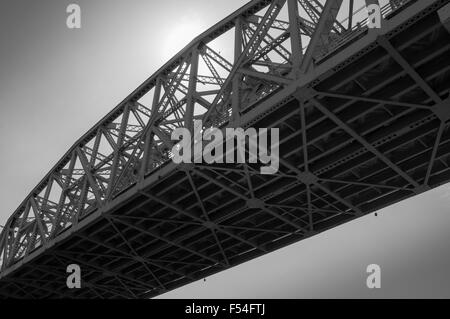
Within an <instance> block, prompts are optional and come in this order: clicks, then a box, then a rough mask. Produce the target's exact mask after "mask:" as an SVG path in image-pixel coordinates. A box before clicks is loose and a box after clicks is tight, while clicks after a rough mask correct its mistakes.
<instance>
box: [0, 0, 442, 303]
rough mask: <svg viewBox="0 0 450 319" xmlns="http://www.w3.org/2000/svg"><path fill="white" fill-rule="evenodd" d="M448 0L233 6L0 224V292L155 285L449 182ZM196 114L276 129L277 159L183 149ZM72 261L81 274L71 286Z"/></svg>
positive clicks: (129, 294) (136, 291) (115, 293)
mask: <svg viewBox="0 0 450 319" xmlns="http://www.w3.org/2000/svg"><path fill="white" fill-rule="evenodd" d="M369 2H370V1H369ZM448 2H449V1H448V0H434V1H414V0H404V1H389V2H387V3H386V4H385V5H383V6H382V13H383V16H384V20H383V28H382V29H381V30H380V31H376V30H368V28H367V27H366V23H365V22H366V17H367V14H366V16H364V14H362V15H358V13H361V12H363V11H361V10H358V8H356V6H355V3H356V2H354V1H351V0H338V1H318V0H304V1H303V0H254V1H251V2H250V3H248V4H247V5H245V6H244V7H242V8H241V9H239V10H238V11H236V12H235V13H233V14H231V15H230V16H228V17H227V18H225V19H224V20H222V21H221V22H219V23H218V24H217V25H215V26H214V27H212V28H211V29H209V30H208V31H206V32H205V33H203V34H202V35H200V36H199V37H197V38H196V39H194V40H193V41H192V42H191V43H190V44H189V45H188V46H187V47H186V48H184V49H183V50H182V51H181V52H180V53H178V54H177V55H176V56H174V57H173V58H172V59H171V60H170V61H169V62H167V63H166V64H165V65H164V66H163V67H162V68H161V69H160V70H158V71H157V72H156V73H155V74H154V75H152V76H151V77H150V78H149V79H148V80H147V81H145V82H144V83H143V84H142V85H141V86H139V87H138V88H137V89H136V90H135V91H134V92H133V93H131V94H130V95H129V96H128V97H127V98H126V99H125V100H124V101H123V102H121V103H120V104H119V105H118V106H117V107H116V108H114V110H113V111H111V112H110V113H109V114H108V115H107V116H106V117H105V118H103V119H102V120H101V121H100V122H99V123H98V124H97V125H95V126H94V127H93V128H92V129H91V130H90V131H89V132H88V133H87V134H85V135H84V136H83V137H82V138H81V139H80V140H78V141H77V142H76V143H75V144H74V146H73V147H72V148H71V149H70V150H69V151H68V152H67V153H66V154H65V155H64V157H63V158H62V159H61V160H60V161H59V162H58V163H57V164H56V165H55V167H54V168H53V169H52V170H51V171H50V172H49V173H48V174H47V175H46V176H45V177H44V179H43V180H42V181H41V182H40V183H39V185H37V187H36V188H35V189H34V190H33V191H32V193H31V194H30V195H29V196H28V197H27V198H26V199H25V200H24V201H23V202H22V204H21V205H20V206H19V208H18V209H17V210H16V211H15V212H14V213H13V215H12V216H11V217H10V218H9V220H8V221H7V223H6V225H5V227H4V229H3V230H2V232H1V235H0V265H1V266H0V267H1V268H0V269H1V272H0V296H2V297H15V298H42V297H51V298H57V297H70V298H77V297H83V298H94V297H98V298H114V297H119V298H143V297H152V296H156V295H158V294H161V293H163V292H166V291H168V290H171V289H174V288H177V287H180V286H182V285H185V284H187V283H189V282H192V281H194V280H198V279H201V278H204V277H205V276H208V275H210V274H214V273H216V272H219V271H222V270H224V269H227V268H229V267H232V266H235V265H237V264H240V263H242V262H245V261H247V260H250V259H253V258H255V257H257V256H261V255H263V254H266V253H268V252H270V251H273V250H275V249H278V248H280V247H283V246H286V245H288V244H290V243H293V242H296V241H298V240H302V239H304V238H307V237H310V236H313V235H315V234H317V233H319V232H322V231H325V230H327V229H329V228H331V227H335V226H337V225H339V224H342V223H344V222H348V221H350V220H352V219H354V218H357V217H360V216H363V215H365V214H368V213H370V212H374V211H376V210H378V209H380V208H383V207H385V206H387V205H390V204H392V203H395V202H397V201H400V200H403V199H405V198H408V197H410V196H414V195H416V194H419V193H421V192H424V191H426V190H428V189H430V188H433V187H436V186H439V185H441V184H443V183H445V182H447V181H448V180H450V131H449V130H448V120H449V119H450V104H449V93H450V92H449V89H450V84H449V83H450V62H449V61H450V34H449V31H448V26H447V27H446V25H445V24H443V23H442V21H441V20H440V19H439V16H438V14H437V11H438V10H439V9H441V8H442V7H444V6H445V5H447V4H448ZM227 41H229V42H227ZM221 45H222V47H221ZM227 48H228V49H229V48H231V50H227ZM222 51H223V52H222ZM195 119H202V120H203V123H204V125H205V128H207V127H211V126H215V127H222V128H223V127H229V126H233V127H244V128H247V127H256V128H259V127H261V128H262V127H264V128H271V127H277V128H279V129H280V170H279V172H278V173H277V174H274V175H261V174H260V173H259V167H258V165H257V164H234V165H230V164H226V165H225V164H214V165H205V164H193V165H188V164H181V165H175V164H174V163H173V162H172V161H171V157H172V154H171V150H172V147H173V145H174V142H173V141H171V138H170V136H171V132H172V131H173V130H174V129H176V128H179V127H186V128H189V129H191V130H193V121H194V120H195ZM72 263H75V264H79V265H80V266H81V267H82V270H83V288H82V289H81V290H76V291H75V290H69V289H67V287H66V284H65V283H66V277H67V274H66V272H65V270H66V266H67V265H69V264H72Z"/></svg>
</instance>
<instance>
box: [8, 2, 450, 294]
mask: <svg viewBox="0 0 450 319" xmlns="http://www.w3.org/2000/svg"><path fill="white" fill-rule="evenodd" d="M69 3H71V1H62V0H39V1H31V0H28V1H24V0H0V149H1V156H0V177H1V184H0V203H1V206H0V224H4V223H5V221H6V219H7V218H8V217H9V216H10V215H11V214H12V212H13V211H14V210H15V209H16V208H17V207H18V205H19V204H20V203H21V201H22V200H23V199H24V198H25V197H26V196H27V195H28V193H29V192H30V191H31V190H32V188H33V187H34V186H35V185H36V184H37V183H38V182H39V181H40V180H41V179H42V178H43V177H44V175H45V174H46V173H47V172H48V171H49V170H50V169H51V168H52V167H53V165H54V164H55V163H56V162H57V160H58V159H59V158H60V157H61V156H62V155H63V154H64V153H65V152H66V151H67V150H68V149H69V147H70V146H71V145H72V144H73V143H74V142H75V141H76V140H77V139H78V138H79V137H80V136H81V135H83V134H84V133H85V132H86V131H88V129H89V128H90V127H91V126H93V125H94V124H95V123H96V122H98V120H100V119H101V118H102V117H103V116H104V115H105V114H106V113H107V112H108V111H110V110H111V109H112V108H113V107H114V106H116V105H117V104H118V103H119V102H120V101H122V100H123V98H124V97H126V96H127V95H128V94H129V93H130V92H131V91H132V90H134V89H135V88H136V87H137V86H138V85H139V84H141V83H142V82H143V81H144V80H145V79H147V78H148V77H149V76H150V75H151V74H152V73H153V72H155V71H156V70H157V69H158V68H159V67H160V66H162V64H163V63H165V62H166V61H167V60H169V58H170V57H171V56H173V55H174V54H175V53H176V52H177V51H179V50H180V49H181V48H182V47H184V45H186V44H187V43H188V42H189V41H190V40H191V39H192V38H194V37H195V36H196V35H198V34H199V33H201V32H202V31H204V30H205V29H206V28H208V27H210V26H212V25H213V24H215V23H216V22H218V21H219V20H220V19H222V18H224V17H225V16H226V15H228V14H230V13H232V12H233V11H234V10H236V9H237V8H239V7H240V6H242V5H243V4H245V1H241V0H227V1H222V0H189V1H181V0H164V1H156V0H89V1H88V0H78V1H76V3H77V4H79V5H80V6H81V10H82V28H81V29H80V30H69V29H67V27H66V17H67V14H66V7H67V5H68V4H69ZM449 203H450V187H449V186H443V187H441V188H439V189H436V190H434V191H431V192H429V193H426V194H423V195H420V196H418V197H416V198H413V199H410V200H408V201H405V202H402V203H399V204H396V205H394V206H392V207H390V208H387V209H385V210H383V211H382V212H380V215H379V216H378V217H374V216H373V215H370V216H366V217H363V218H361V219H359V220H357V221H354V222H351V223H348V224H346V225H343V226H341V227H338V228H335V229H333V230H331V231H328V232H326V233H324V234H320V235H318V236H315V237H313V238H310V239H308V240H305V241H302V242H300V243H298V244H295V245H292V246H290V247H287V248H284V249H281V250H279V251H277V252H274V253H272V254H269V255H267V256H264V257H261V258H259V259H256V260H253V261H251V262H248V263H246V264H243V265H240V266H238V267H235V268H233V269H230V270H228V271H226V272H222V273H220V274H218V275H215V276H213V277H210V278H207V281H206V282H203V281H201V282H197V283H194V284H191V285H188V286H186V287H183V288H181V289H178V290H176V291H173V292H170V293H168V294H166V295H164V296H162V297H163V298H203V297H205V298H216V297H217V298H221V297H222V298H234V297H236V298H314V297H329V298H339V297H363V298H370V297H377V298H379V297H450V276H449V275H448V272H449V269H450V257H449V252H448V243H449V239H450V232H449V229H450V211H449V209H448V207H449ZM372 263H376V264H379V265H380V266H381V269H382V287H381V289H378V290H369V289H368V288H367V287H366V285H365V282H366V276H367V274H366V272H365V270H366V267H367V265H369V264H372Z"/></svg>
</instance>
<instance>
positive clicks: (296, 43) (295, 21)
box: [288, 0, 303, 79]
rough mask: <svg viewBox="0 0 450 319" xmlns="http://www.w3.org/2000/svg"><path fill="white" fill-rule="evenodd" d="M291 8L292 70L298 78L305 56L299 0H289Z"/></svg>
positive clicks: (289, 8)
mask: <svg viewBox="0 0 450 319" xmlns="http://www.w3.org/2000/svg"><path fill="white" fill-rule="evenodd" d="M288 10H289V32H290V34H291V51H292V54H291V59H292V72H291V75H292V77H293V78H294V79H296V78H298V76H299V71H300V64H301V60H302V57H303V51H302V38H301V34H300V28H299V13H298V2H297V0H288Z"/></svg>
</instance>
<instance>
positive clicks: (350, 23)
mask: <svg viewBox="0 0 450 319" xmlns="http://www.w3.org/2000/svg"><path fill="white" fill-rule="evenodd" d="M354 5H355V0H350V4H349V8H348V27H347V30H349V31H352V27H353V7H354Z"/></svg>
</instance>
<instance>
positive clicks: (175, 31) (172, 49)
mask: <svg viewBox="0 0 450 319" xmlns="http://www.w3.org/2000/svg"><path fill="white" fill-rule="evenodd" d="M205 30H206V27H205V26H204V24H203V22H202V21H199V20H197V19H188V18H181V19H179V20H177V21H176V22H175V23H174V24H173V26H172V27H171V28H170V29H168V30H167V33H166V34H165V37H164V40H163V43H162V53H163V54H164V56H165V57H172V56H174V55H175V54H176V53H178V52H179V51H180V50H181V49H183V48H184V47H185V46H186V45H187V44H189V42H191V41H192V40H193V39H194V38H195V37H197V36H199V35H200V34H201V33H202V32H204V31H205Z"/></svg>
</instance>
